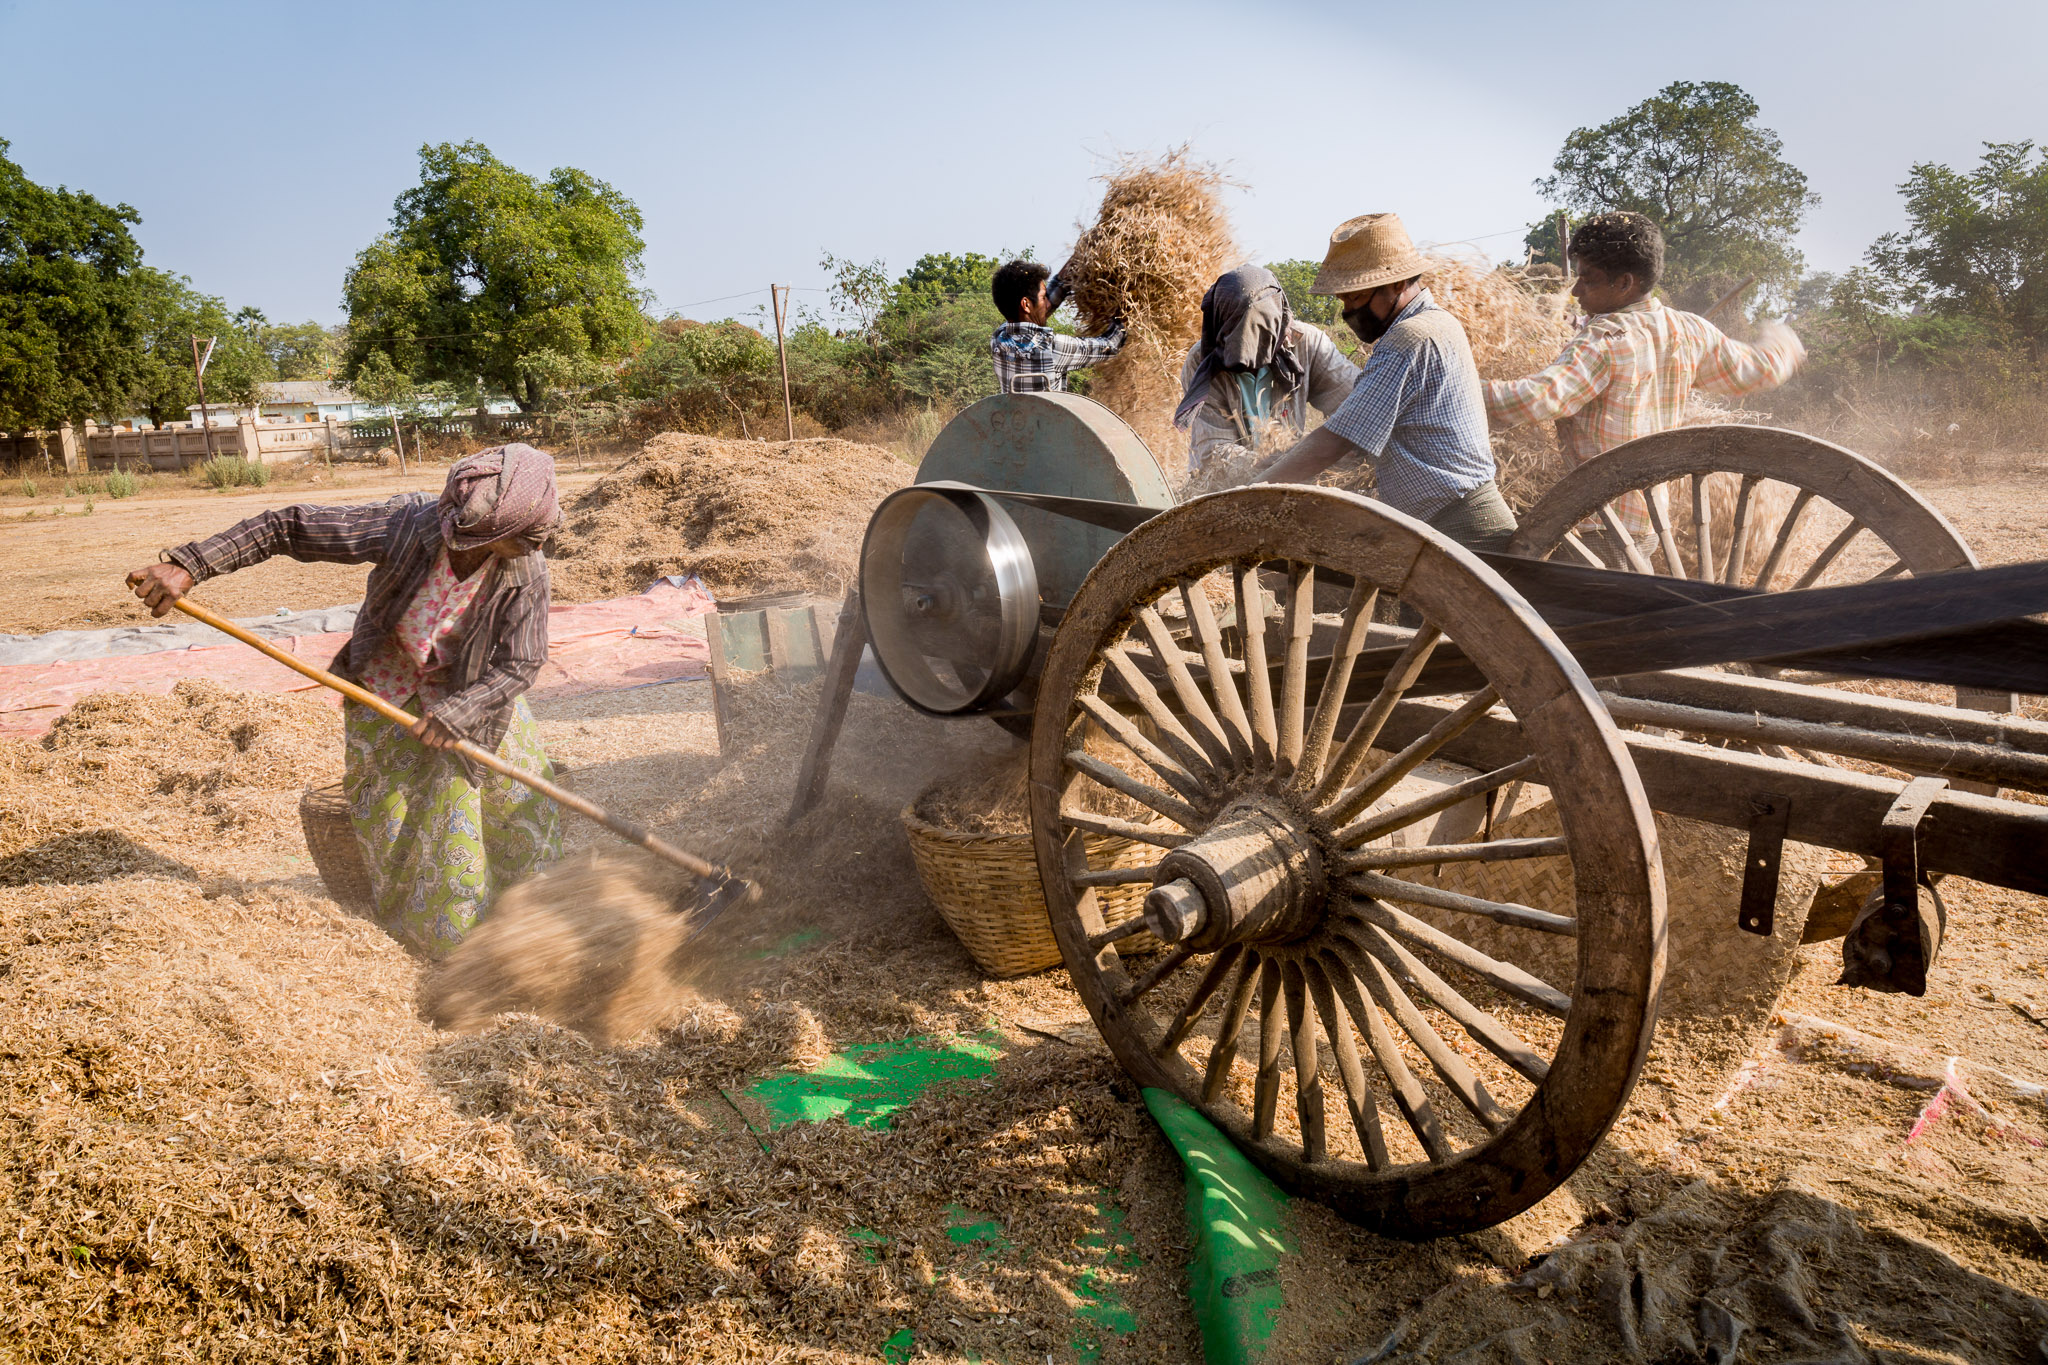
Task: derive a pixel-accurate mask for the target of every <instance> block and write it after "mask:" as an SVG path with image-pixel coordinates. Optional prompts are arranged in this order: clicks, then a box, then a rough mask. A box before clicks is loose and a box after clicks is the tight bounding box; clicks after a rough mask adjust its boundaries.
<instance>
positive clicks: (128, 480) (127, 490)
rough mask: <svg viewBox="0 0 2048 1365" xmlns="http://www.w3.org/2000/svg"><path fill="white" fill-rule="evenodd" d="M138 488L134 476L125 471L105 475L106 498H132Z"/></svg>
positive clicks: (119, 470) (118, 470) (120, 470)
mask: <svg viewBox="0 0 2048 1365" xmlns="http://www.w3.org/2000/svg"><path fill="white" fill-rule="evenodd" d="M138 486H139V485H137V483H136V482H135V476H134V475H133V474H130V473H129V472H128V471H127V470H125V469H117V470H115V471H114V472H113V473H111V474H109V475H107V496H108V497H110V498H132V497H134V496H135V490H136V488H137V487H138Z"/></svg>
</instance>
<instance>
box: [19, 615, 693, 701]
mask: <svg viewBox="0 0 2048 1365" xmlns="http://www.w3.org/2000/svg"><path fill="white" fill-rule="evenodd" d="M716 609H717V604H716V603H715V602H714V601H713V600H712V598H711V594H710V593H708V592H706V591H705V590H704V588H703V586H702V585H701V584H699V583H698V582H697V580H696V579H694V578H692V579H686V580H685V581H684V582H683V583H682V585H681V586H678V585H676V584H674V583H671V582H669V581H667V580H663V581H662V582H659V583H657V584H655V585H654V586H653V587H651V588H649V589H648V590H647V591H646V592H644V593H640V594H639V595H637V596H634V597H616V598H613V599H611V600H610V601H606V602H585V603H581V604H579V605H576V606H565V607H556V608H555V609H554V610H553V611H551V612H549V613H548V661H547V663H546V664H545V665H544V666H543V667H542V668H541V671H540V676H539V677H538V678H536V679H534V683H533V688H532V690H531V691H529V692H528V693H527V696H528V697H529V698H530V699H532V700H534V701H548V700H552V699H555V698H559V697H573V696H577V695H579V694H581V693H584V692H598V691H604V690H606V689H609V688H618V687H632V686H635V685H637V684H641V683H657V682H674V681H676V680H678V679H682V678H701V677H704V676H706V674H707V672H708V670H709V667H710V660H711V650H710V647H709V646H708V645H707V644H705V642H704V635H703V625H702V623H701V622H694V621H693V618H697V617H702V616H703V615H705V614H706V613H707V612H712V611H715V610H716ZM270 643H271V644H274V645H276V646H277V647H278V648H280V649H282V650H284V651H285V652H286V653H288V654H291V655H293V656H294V657H296V658H300V659H304V660H305V661H306V662H308V663H310V664H312V665H314V666H315V667H318V668H325V667H326V666H327V664H328V663H329V661H331V660H332V659H333V658H334V656H335V654H336V653H338V652H339V651H340V649H341V647H342V646H343V645H345V644H347V643H348V636H347V635H346V634H343V633H336V634H332V635H293V636H287V637H285V638H282V639H275V640H272V641H271V642H270ZM182 678H208V679H211V680H212V681H214V682H217V683H220V684H221V685H223V686H225V687H233V688H238V689H240V690H242V691H245V692H307V691H326V689H323V688H321V687H320V685H319V684H318V683H314V682H310V681H308V680H307V679H305V678H302V677H300V676H299V675H298V674H297V673H294V672H292V671H291V670H290V669H289V668H286V667H285V666H284V665H283V664H281V663H278V662H277V661H276V660H274V659H269V658H265V657H264V656H263V655H261V654H258V653H257V652H256V651H255V650H253V649H251V648H249V647H248V646H247V645H244V644H240V643H229V644H226V645H219V646H206V647H200V648H196V649H170V650H163V651H161V652H159V653H156V654H130V655H126V656H123V657H120V658H112V659H83V660H78V661H75V662H61V663H47V664H19V665H13V666H0V737H6V738H16V739H18V738H25V737H30V736H34V735H40V734H42V733H43V732H44V731H45V730H48V729H49V728H50V726H51V724H53V723H54V722H55V721H56V719H57V717H59V716H61V715H63V714H64V713H65V712H66V711H68V710H70V709H71V705H72V703H73V702H76V701H77V700H78V699H79V698H80V697H82V696H84V695H86V694H87V693H88V692H157V693H162V692H168V691H170V690H171V688H172V687H173V686H174V685H176V684H177V682H178V681H179V680H180V679H182ZM326 695H327V696H328V697H330V698H332V699H333V701H334V702H335V704H336V705H339V704H340V702H341V698H340V696H339V695H338V694H336V693H334V692H332V691H326Z"/></svg>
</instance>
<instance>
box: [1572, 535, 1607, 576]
mask: <svg viewBox="0 0 2048 1365" xmlns="http://www.w3.org/2000/svg"><path fill="white" fill-rule="evenodd" d="M1564 546H1565V548H1566V549H1569V550H1570V551H1571V552H1572V553H1573V554H1575V555H1577V556H1578V557H1579V563H1581V564H1583V565H1585V566H1586V567H1587V568H1589V569H1604V568H1606V567H1607V561H1606V560H1604V559H1602V558H1601V557H1600V556H1599V555H1596V554H1594V553H1593V552H1592V551H1591V550H1589V549H1587V548H1586V542H1585V541H1583V540H1580V539H1579V533H1578V532H1577V531H1566V532H1565V533H1564Z"/></svg>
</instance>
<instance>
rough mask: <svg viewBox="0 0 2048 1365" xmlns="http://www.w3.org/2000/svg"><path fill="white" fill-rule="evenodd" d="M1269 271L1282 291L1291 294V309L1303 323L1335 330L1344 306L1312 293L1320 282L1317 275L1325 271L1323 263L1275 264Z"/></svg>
mask: <svg viewBox="0 0 2048 1365" xmlns="http://www.w3.org/2000/svg"><path fill="white" fill-rule="evenodd" d="M1266 269H1268V270H1270V271H1272V272H1273V274H1274V275H1276V276H1277V277H1278V278H1279V280H1280V287H1281V288H1282V289H1283V290H1285V291H1286V292H1287V306H1288V307H1289V308H1291V309H1293V310H1294V316H1296V317H1297V318H1300V319H1301V320H1302V321H1303V322H1313V323H1315V324H1316V325H1317V326H1319V327H1335V326H1336V325H1337V323H1338V321H1339V320H1340V319H1342V317H1343V315H1344V310H1343V305H1341V304H1340V303H1338V301H1337V300H1336V299H1334V298H1329V297H1326V296H1324V295H1320V294H1311V293H1309V292H1308V291H1309V286H1310V285H1312V284H1314V283H1315V282H1316V271H1318V270H1320V269H1322V262H1321V261H1274V262H1272V263H1271V264H1270V265H1268V266H1267V267H1266Z"/></svg>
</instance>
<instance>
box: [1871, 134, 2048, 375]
mask: <svg viewBox="0 0 2048 1365" xmlns="http://www.w3.org/2000/svg"><path fill="white" fill-rule="evenodd" d="M1899 193H1901V194H1902V195H1904V196H1905V200H1906V216H1907V219H1908V221H1909V222H1910V224H1911V226H1909V227H1908V228H1907V229H1906V230H1905V231H1904V232H1891V233H1886V234H1885V235H1884V236H1882V237H1880V238H1878V240H1877V242H1876V244H1875V245H1874V246H1872V247H1871V248H1870V253H1869V259H1870V263H1871V265H1872V266H1874V267H1876V268H1877V269H1879V270H1881V271H1883V272H1884V273H1885V274H1886V275H1887V276H1888V277H1889V278H1890V279H1891V280H1892V281H1894V282H1895V283H1896V284H1897V285H1898V287H1899V288H1900V291H1901V292H1902V294H1903V295H1904V297H1905V298H1906V300H1907V301H1908V302H1911V303H1915V304H1925V305H1928V306H1930V307H1931V308H1932V309H1933V310H1934V311H1936V312H1939V313H1943V314H1947V315H1949V316H1960V317H1971V318H1976V319H1979V320H1981V321H1983V322H1986V323H1989V324H1991V325H1993V326H1994V327H1999V328H2004V329H2008V330H2009V331H2010V332H2011V334H2012V335H2013V337H2014V338H2015V339H2016V340H2018V341H2020V342H2022V343H2023V344H2024V345H2025V346H2026V348H2027V353H2028V356H2029V357H2030V358H2031V359H2034V360H2039V359H2040V358H2041V354H2042V349H2043V346H2044V343H2048V154H2043V153H2042V152H2041V151H2039V150H2038V149H2037V148H2036V147H2035V145H2034V144H2033V143H2032V142H2030V141H2029V142H1987V143H1985V144H1984V155H1983V158H1982V159H1981V160H1980V161H1979V162H1978V163H1977V166H1976V169H1974V170H1968V171H1955V170H1951V169H1950V168H1949V167H1947V166H1938V165H1935V164H1933V163H1931V162H1921V163H1920V164H1918V165H1916V166H1914V167H1913V173H1912V175H1910V176H1909V177H1908V178H1907V180H1906V183H1905V184H1903V185H1901V186H1900V187H1899Z"/></svg>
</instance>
